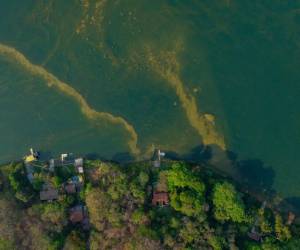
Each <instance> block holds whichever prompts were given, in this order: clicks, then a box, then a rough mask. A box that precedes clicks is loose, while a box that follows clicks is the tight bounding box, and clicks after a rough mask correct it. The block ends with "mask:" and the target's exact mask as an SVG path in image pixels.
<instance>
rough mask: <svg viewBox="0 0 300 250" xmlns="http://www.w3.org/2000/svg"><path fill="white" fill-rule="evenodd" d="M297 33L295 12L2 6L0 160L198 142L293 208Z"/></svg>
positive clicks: (177, 147) (220, 4) (247, 4)
mask: <svg viewBox="0 0 300 250" xmlns="http://www.w3.org/2000/svg"><path fill="white" fill-rule="evenodd" d="M299 25H300V1H279V0H272V1H270V0H264V1H243V0H240V1H237V0H235V1H233V0H232V1H231V0H223V1H219V0H218V1H217V0H216V1H212V0H210V1H197V0H186V1H176V0H169V1H162V0H160V1H158V0H157V1H156V0H154V1H141V0H128V1H121V0H115V1H108V0H97V1H96V0H82V1H79V0H77V1H75V0H74V1H71V0H68V1H54V0H52V1H51V0H48V1H33V0H23V1H17V0H10V1H1V3H0V43H1V46H0V107H1V113H0V138H1V144H0V160H1V161H7V160H10V159H14V158H16V157H21V156H22V155H24V153H25V152H26V151H27V150H28V148H29V147H31V146H33V147H35V148H37V149H41V150H44V151H52V152H53V153H58V152H62V151H64V152H65V151H66V152H76V153H82V154H86V153H95V154H97V155H100V156H102V157H105V158H114V159H116V158H118V157H120V155H123V153H130V154H134V155H135V156H136V157H146V156H147V155H148V152H151V149H152V148H153V147H154V146H155V147H161V148H162V149H164V150H166V151H174V152H177V153H178V154H180V155H184V154H188V153H189V152H190V151H191V150H193V148H195V147H196V146H198V145H199V144H201V143H202V142H205V143H207V144H216V145H218V146H219V147H220V148H226V149H227V150H231V151H234V152H235V153H236V154H237V155H238V157H239V159H259V160H261V161H262V162H263V164H264V165H261V164H260V167H257V164H256V167H257V168H254V167H253V169H255V171H256V174H255V176H257V175H259V171H262V172H265V169H268V167H271V169H268V171H269V172H270V171H271V172H272V171H274V173H273V172H272V174H270V175H266V177H265V178H269V179H268V180H265V181H267V182H268V183H270V185H272V187H274V188H275V189H276V190H277V191H279V192H280V193H282V194H283V195H284V196H286V197H296V196H299V195H300V191H299V190H300V184H299V183H300V169H299V166H300V160H299V158H298V157H297V156H298V154H297V150H298V146H300V130H299V128H300V117H299V109H300V99H299V98H298V96H299V93H300V84H299V80H300V73H299V70H298V65H299V62H300V60H299V59H300V50H299V47H300V30H299V27H300V26H299ZM256 169H257V170H256ZM249 171H250V170H249ZM246 172H247V171H246ZM250 172H251V171H250ZM269 172H268V173H269ZM262 175H263V173H262Z"/></svg>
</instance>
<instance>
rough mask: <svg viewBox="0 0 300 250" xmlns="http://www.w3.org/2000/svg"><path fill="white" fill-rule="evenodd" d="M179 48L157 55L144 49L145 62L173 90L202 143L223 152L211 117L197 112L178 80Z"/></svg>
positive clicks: (193, 101)
mask: <svg viewBox="0 0 300 250" xmlns="http://www.w3.org/2000/svg"><path fill="white" fill-rule="evenodd" d="M181 46H182V44H181V43H177V44H175V46H174V49H173V50H170V51H160V52H159V53H155V52H154V51H155V50H153V49H151V48H150V47H146V55H147V61H148V63H149V65H150V68H151V69H152V70H153V71H154V72H156V73H157V74H158V75H159V76H160V77H161V78H163V79H164V80H165V81H166V82H167V83H168V84H169V85H170V86H171V87H172V88H173V89H174V90H175V92H176V95H177V96H178V98H179V100H180V102H181V105H182V107H183V109H184V111H185V113H186V116H187V119H188V121H189V123H190V125H191V126H192V127H193V128H194V129H195V130H196V131H197V133H198V134H199V135H200V136H201V138H202V140H203V143H204V144H205V145H217V146H219V147H220V148H221V149H223V150H225V148H226V146H225V141H224V137H223V136H222V135H220V134H219V133H218V132H217V130H216V128H215V122H214V120H215V119H214V117H213V115H211V114H201V113H200V112H199V110H198V106H197V102H196V99H195V97H194V96H192V95H191V94H190V93H189V92H188V91H187V90H186V89H185V87H184V83H183V81H182V79H181V78H180V64H179V62H178V59H177V54H178V52H179V51H180V50H181V49H182V48H181Z"/></svg>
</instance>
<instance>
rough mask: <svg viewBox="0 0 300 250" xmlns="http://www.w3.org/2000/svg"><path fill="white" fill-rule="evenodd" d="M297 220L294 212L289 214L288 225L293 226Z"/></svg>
mask: <svg viewBox="0 0 300 250" xmlns="http://www.w3.org/2000/svg"><path fill="white" fill-rule="evenodd" d="M295 218H296V215H295V214H294V213H292V212H289V214H288V219H287V222H286V224H287V225H291V224H292V223H293V222H294V220H295Z"/></svg>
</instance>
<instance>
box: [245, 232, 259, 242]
mask: <svg viewBox="0 0 300 250" xmlns="http://www.w3.org/2000/svg"><path fill="white" fill-rule="evenodd" d="M248 237H249V238H250V239H252V240H255V241H257V242H260V241H261V240H262V238H261V235H260V234H259V233H258V232H255V231H254V232H252V231H251V232H249V233H248Z"/></svg>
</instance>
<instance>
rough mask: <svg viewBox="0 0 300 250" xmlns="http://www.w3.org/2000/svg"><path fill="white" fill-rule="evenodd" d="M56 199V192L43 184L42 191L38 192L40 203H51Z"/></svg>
mask: <svg viewBox="0 0 300 250" xmlns="http://www.w3.org/2000/svg"><path fill="white" fill-rule="evenodd" d="M57 199H58V191H57V190H56V189H55V188H53V187H51V186H50V185H47V184H44V186H43V190H42V191H40V200H41V201H53V200H57Z"/></svg>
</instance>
